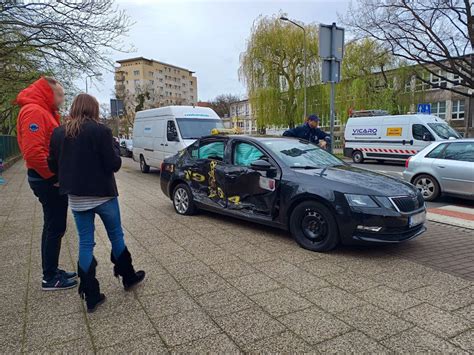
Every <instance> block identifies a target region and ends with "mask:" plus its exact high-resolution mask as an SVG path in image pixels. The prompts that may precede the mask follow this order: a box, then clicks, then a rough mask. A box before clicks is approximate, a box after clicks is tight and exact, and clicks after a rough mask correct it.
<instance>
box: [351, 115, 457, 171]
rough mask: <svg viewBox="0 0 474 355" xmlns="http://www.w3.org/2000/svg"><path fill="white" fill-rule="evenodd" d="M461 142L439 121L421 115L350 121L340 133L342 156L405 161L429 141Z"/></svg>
mask: <svg viewBox="0 0 474 355" xmlns="http://www.w3.org/2000/svg"><path fill="white" fill-rule="evenodd" d="M457 138H461V136H460V135H459V133H458V132H456V131H455V130H454V129H453V128H451V127H450V126H449V125H448V124H447V123H446V122H445V121H444V120H443V119H441V118H439V117H436V116H433V115H425V114H415V115H395V116H370V117H351V118H349V120H348V121H347V124H346V130H345V131H344V140H345V144H344V156H346V157H349V158H352V160H354V162H355V163H362V162H363V161H364V159H375V160H377V161H379V162H383V161H384V160H394V161H405V160H406V159H408V158H409V157H410V156H412V155H415V154H416V153H417V152H418V151H420V150H421V149H423V148H424V147H426V146H427V145H429V144H430V143H431V141H439V140H445V139H457Z"/></svg>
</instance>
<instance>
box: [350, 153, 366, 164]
mask: <svg viewBox="0 0 474 355" xmlns="http://www.w3.org/2000/svg"><path fill="white" fill-rule="evenodd" d="M352 160H353V161H354V163H362V162H363V161H364V154H362V152H361V151H360V150H355V151H354V152H353V153H352Z"/></svg>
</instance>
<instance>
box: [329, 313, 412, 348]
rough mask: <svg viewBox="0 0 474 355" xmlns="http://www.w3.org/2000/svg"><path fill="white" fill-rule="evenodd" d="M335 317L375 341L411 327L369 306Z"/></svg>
mask: <svg viewBox="0 0 474 355" xmlns="http://www.w3.org/2000/svg"><path fill="white" fill-rule="evenodd" d="M337 317H338V318H340V319H341V320H343V321H344V322H346V323H347V324H350V325H351V326H352V327H354V328H355V329H357V330H359V331H361V332H363V333H364V334H366V335H368V336H370V337H371V338H373V339H376V340H380V339H383V338H386V337H389V336H391V335H394V334H396V333H399V332H401V331H403V330H405V329H408V328H411V327H412V324H410V323H408V322H406V321H404V320H402V319H400V318H398V317H396V316H394V315H392V314H390V313H387V312H385V311H383V310H381V309H379V308H377V307H374V306H371V305H365V306H361V307H357V308H351V309H349V310H347V311H344V312H341V313H338V314H337Z"/></svg>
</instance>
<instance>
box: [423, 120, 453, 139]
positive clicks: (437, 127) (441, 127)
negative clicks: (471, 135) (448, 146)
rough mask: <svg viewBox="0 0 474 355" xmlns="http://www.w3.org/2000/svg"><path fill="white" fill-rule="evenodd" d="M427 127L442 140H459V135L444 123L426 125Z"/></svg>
mask: <svg viewBox="0 0 474 355" xmlns="http://www.w3.org/2000/svg"><path fill="white" fill-rule="evenodd" d="M428 126H429V127H430V128H431V129H432V130H433V131H435V133H436V134H437V135H438V136H439V137H440V138H442V139H449V138H461V136H460V135H459V133H458V132H456V131H455V130H454V129H452V128H451V127H450V126H448V125H447V124H446V123H428Z"/></svg>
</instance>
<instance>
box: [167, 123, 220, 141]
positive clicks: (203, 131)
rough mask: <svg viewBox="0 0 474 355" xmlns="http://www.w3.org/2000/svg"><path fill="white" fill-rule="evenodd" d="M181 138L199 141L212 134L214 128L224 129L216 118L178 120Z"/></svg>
mask: <svg viewBox="0 0 474 355" xmlns="http://www.w3.org/2000/svg"><path fill="white" fill-rule="evenodd" d="M176 121H177V122H178V127H179V131H180V132H181V138H183V139H197V138H201V137H202V136H208V135H210V134H211V131H212V129H213V128H224V126H223V125H222V121H221V120H220V119H216V118H177V119H176Z"/></svg>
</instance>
